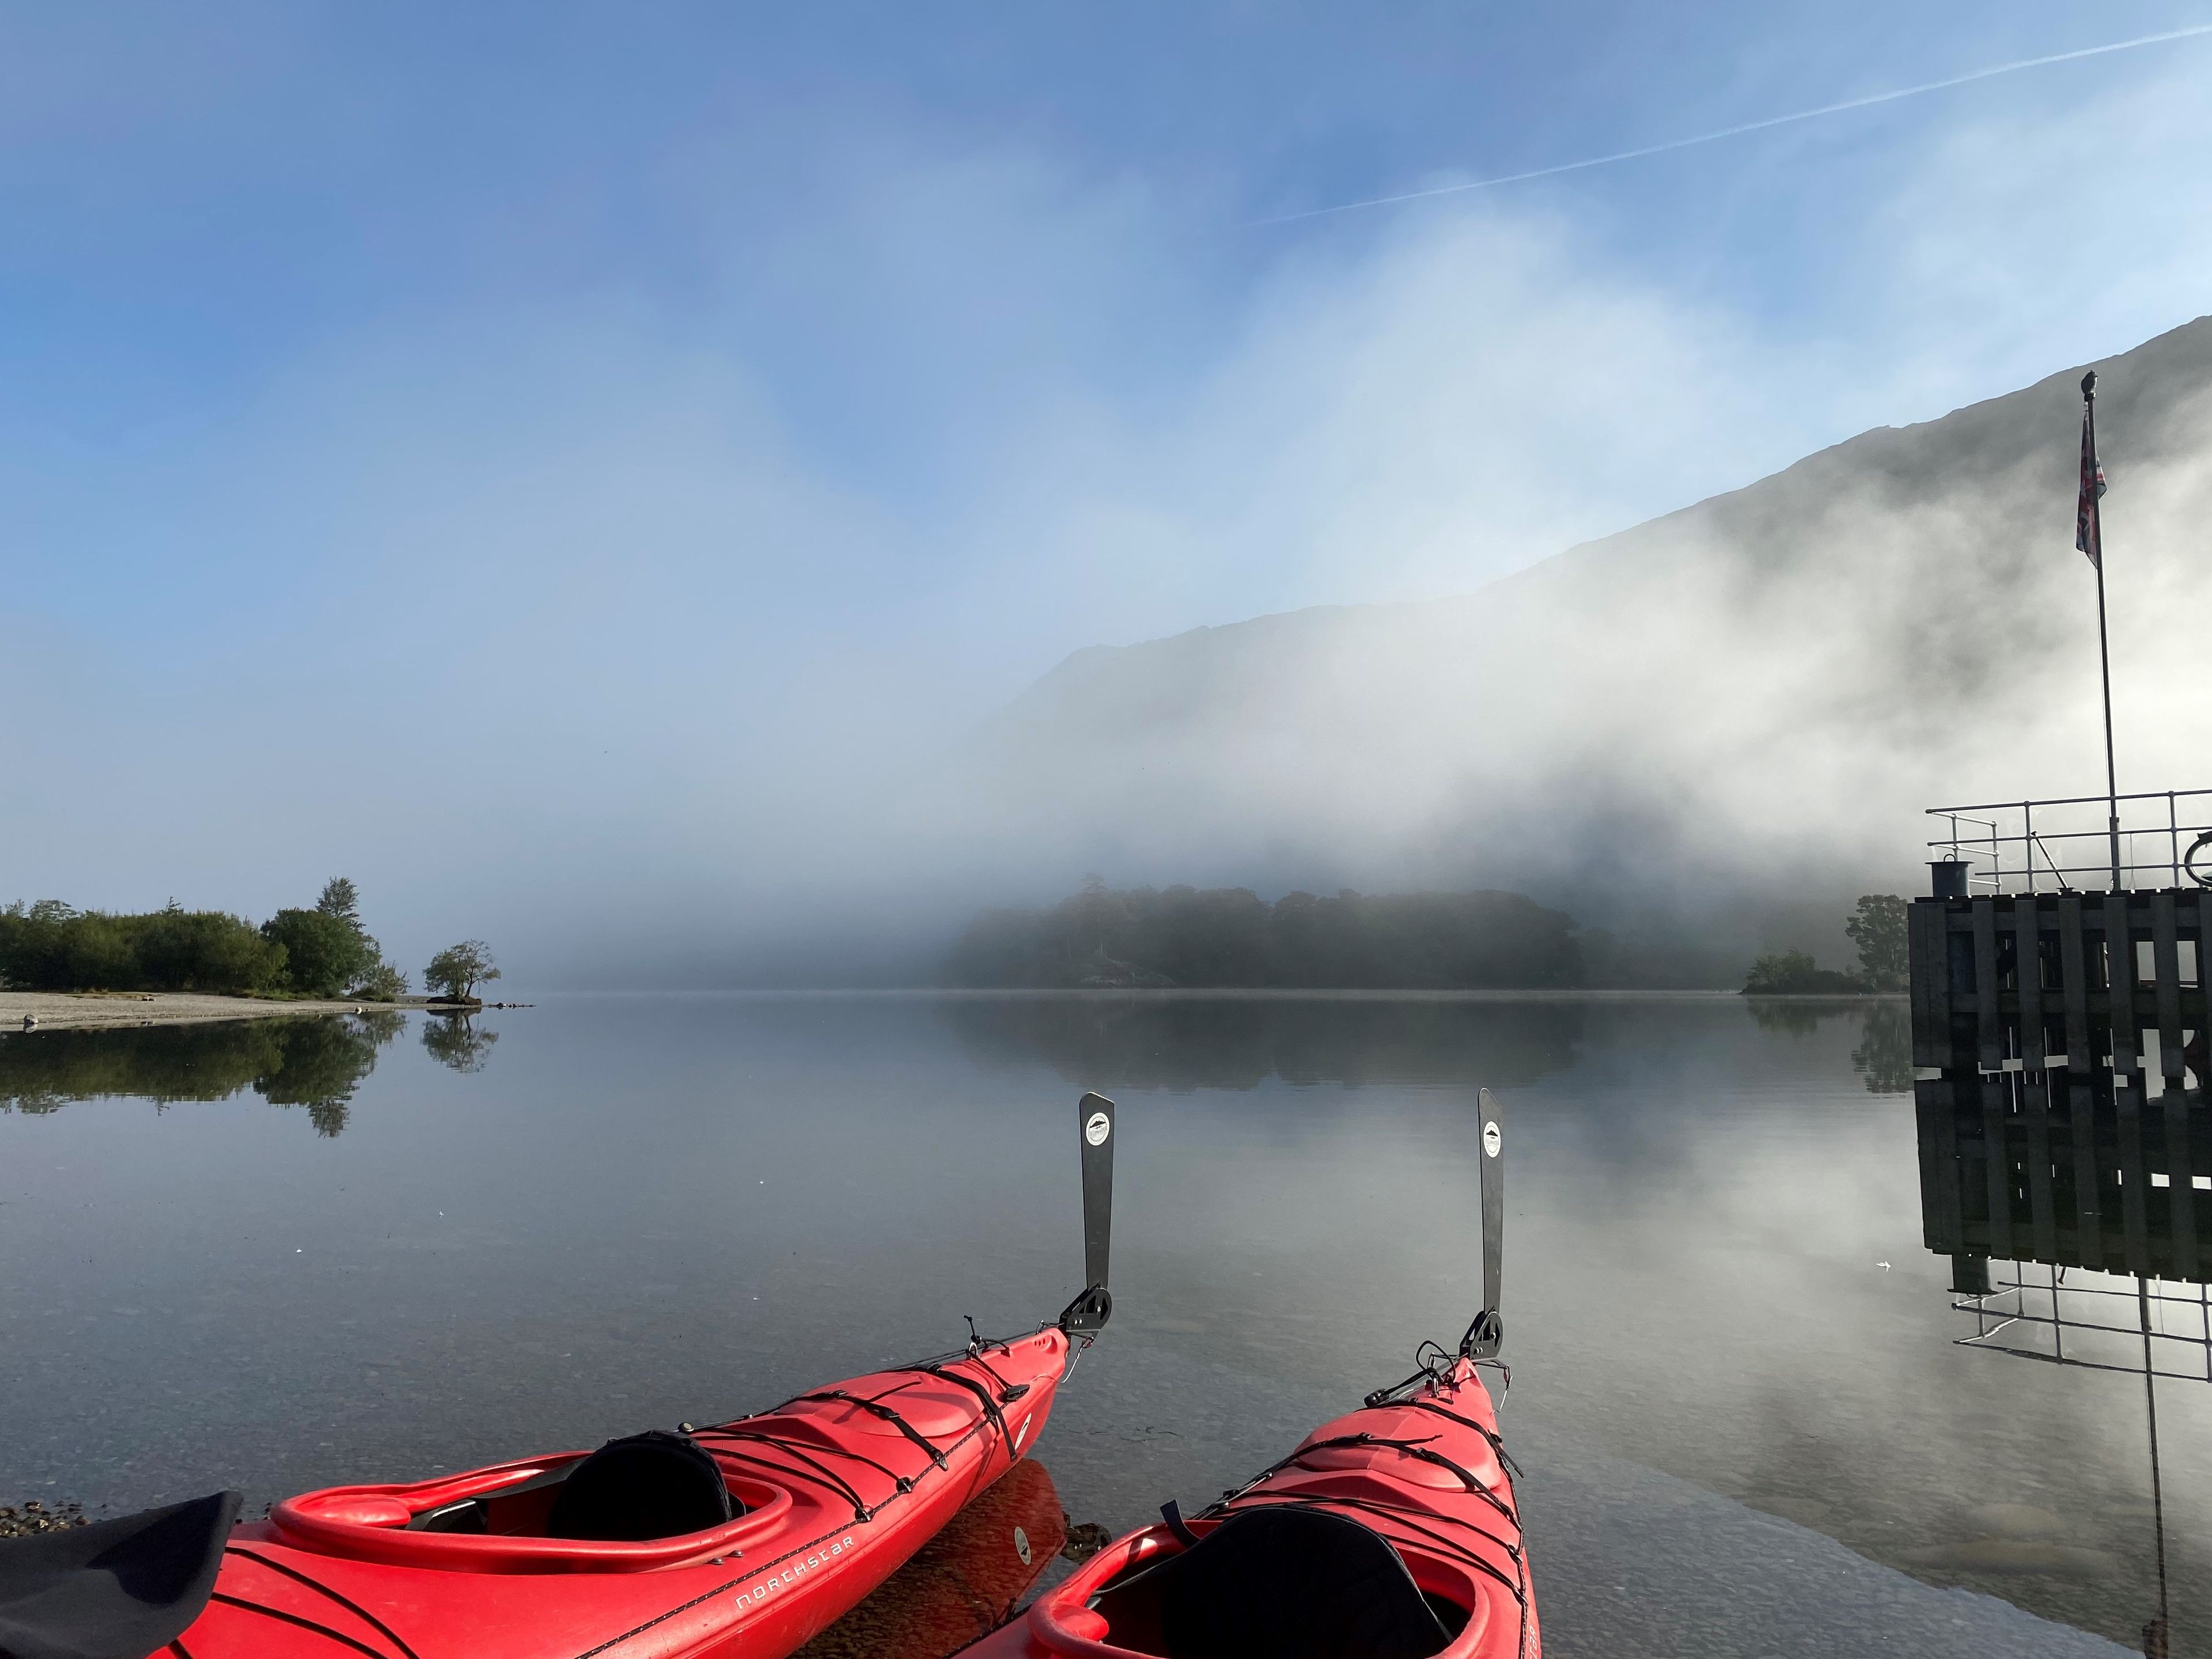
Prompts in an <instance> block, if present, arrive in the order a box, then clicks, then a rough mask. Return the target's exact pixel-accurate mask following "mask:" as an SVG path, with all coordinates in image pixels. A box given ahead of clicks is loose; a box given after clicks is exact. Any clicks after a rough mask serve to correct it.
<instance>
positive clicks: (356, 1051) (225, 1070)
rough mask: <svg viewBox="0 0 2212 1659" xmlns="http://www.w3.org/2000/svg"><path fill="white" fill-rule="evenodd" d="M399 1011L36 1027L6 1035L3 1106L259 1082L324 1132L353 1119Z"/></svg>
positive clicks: (200, 1091)
mask: <svg viewBox="0 0 2212 1659" xmlns="http://www.w3.org/2000/svg"><path fill="white" fill-rule="evenodd" d="M404 1024H406V1016H405V1015H404V1014H402V1013H399V1012H397V1011H394V1010H388V1009H385V1010H376V1011H373V1012H365V1013H361V1014H356V1015H348V1016H341V1017H337V1018H331V1017H327V1016H317V1017H315V1018H299V1019H290V1018H281V1017H280V1018H270V1019H240V1020H223V1021H218V1022H211V1023H209V1024H200V1025H151V1026H139V1027H125V1028H124V1029H121V1030H112V1029H111V1030H64V1031H38V1032H23V1033H21V1034H14V1033H11V1034H9V1035H7V1036H4V1037H0V1111H17V1112H26V1113H45V1112H52V1111H57V1110H58V1109H60V1108H62V1107H63V1106H65V1105H68V1104H70V1103H72V1102H75V1101H82V1100H96V1099H102V1098H106V1097H114V1096H128V1097H134V1098H137V1099H141V1100H149V1101H152V1102H154V1103H155V1104H156V1105H157V1106H167V1105H170V1104H173V1103H177V1102H179V1101H211V1100H228V1099H229V1098H230V1097H232V1096H234V1095H236V1094H240V1093H241V1092H243V1091H246V1090H247V1089H252V1091H254V1092H255V1093H256V1094H258V1095H259V1096H260V1097H262V1098H263V1099H264V1100H265V1101H267V1102H268V1103H270V1105H272V1106H304V1107H306V1108H307V1118H308V1121H310V1122H311V1123H313V1125H314V1127H315V1132H316V1133H318V1134H321V1135H337V1134H338V1133H342V1132H343V1130H344V1128H345V1126H346V1118H347V1115H348V1113H349V1110H350V1109H351V1103H352V1101H353V1097H354V1093H355V1091H356V1090H357V1089H358V1088H359V1087H360V1086H361V1083H362V1079H364V1078H366V1077H367V1076H368V1074H369V1073H370V1072H372V1071H374V1069H375V1067H376V1055H377V1051H378V1050H379V1049H380V1048H383V1047H384V1046H385V1045H386V1044H387V1043H389V1042H391V1041H392V1038H393V1037H394V1036H398V1033H399V1030H400V1028H401V1027H402V1026H403V1025H404Z"/></svg>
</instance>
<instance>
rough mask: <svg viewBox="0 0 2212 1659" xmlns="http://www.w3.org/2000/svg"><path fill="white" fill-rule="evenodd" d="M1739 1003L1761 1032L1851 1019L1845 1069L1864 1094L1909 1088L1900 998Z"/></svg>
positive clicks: (1907, 1038)
mask: <svg viewBox="0 0 2212 1659" xmlns="http://www.w3.org/2000/svg"><path fill="white" fill-rule="evenodd" d="M1743 1006H1744V1008H1745V1010H1746V1011H1747V1012H1748V1013H1749V1014H1750V1015H1751V1019H1752V1024H1754V1025H1756V1026H1758V1027H1759V1030H1762V1031H1771V1032H1774V1033H1776V1034H1778V1035H1783V1036H1812V1035H1813V1034H1814V1033H1815V1032H1816V1031H1818V1030H1820V1026H1821V1024H1823V1023H1824V1022H1826V1021H1828V1020H1853V1019H1855V1020H1857V1022H1858V1023H1859V1041H1858V1046H1857V1047H1856V1048H1853V1049H1852V1050H1851V1069H1852V1070H1853V1071H1855V1072H1857V1073H1858V1074H1859V1076H1860V1077H1861V1078H1862V1079H1864V1081H1865V1083H1866V1091H1867V1092H1868V1093H1869V1094H1870V1095H1909V1094H1911V1092H1912V1016H1911V1007H1910V1006H1909V1005H1908V1004H1906V1003H1905V1002H1904V1001H1903V1000H1896V999H1891V998H1881V999H1878V1000H1877V999H1873V998H1868V997H1747V998H1745V999H1744V1005H1743Z"/></svg>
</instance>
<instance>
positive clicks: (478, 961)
mask: <svg viewBox="0 0 2212 1659" xmlns="http://www.w3.org/2000/svg"><path fill="white" fill-rule="evenodd" d="M498 977H499V969H497V968H496V967H495V966H494V965H493V963H492V959H491V946H490V945H486V944H485V943H484V942H483V940H482V939H463V940H462V941H461V942H460V943H459V945H447V947H446V948H445V949H444V950H442V951H439V952H438V954H437V955H436V956H435V957H431V958H430V965H429V966H428V968H425V969H423V970H422V983H423V986H424V987H426V988H427V989H428V990H431V991H442V992H444V993H445V994H446V997H447V1000H450V1001H453V1002H468V1001H471V1000H473V999H474V998H475V996H476V994H477V986H479V985H481V984H483V983H485V982H486V981H490V980H495V979H497V978H498Z"/></svg>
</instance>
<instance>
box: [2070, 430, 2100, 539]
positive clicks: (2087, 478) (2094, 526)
mask: <svg viewBox="0 0 2212 1659" xmlns="http://www.w3.org/2000/svg"><path fill="white" fill-rule="evenodd" d="M2104 493H2105V469H2104V467H2103V465H2101V464H2100V463H2099V461H2098V459H2097V432H2096V428H2094V427H2093V426H2092V425H2091V424H2090V417H2089V411H2088V410H2086V409H2085V410H2082V411H2081V500H2080V501H2078V502H2077V503H2075V508H2074V545H2075V548H2076V549H2078V550H2080V551H2081V552H2083V553H2087V555H2088V556H2089V562H2090V563H2091V564H2093V565H2095V566H2096V567H2097V568H2098V569H2100V570H2102V569H2103V568H2105V549H2104V543H2103V538H2102V537H2100V535H2099V534H2098V528H2099V526H2098V514H2097V502H2098V501H2099V500H2100V498H2101V497H2102V496H2103V495H2104Z"/></svg>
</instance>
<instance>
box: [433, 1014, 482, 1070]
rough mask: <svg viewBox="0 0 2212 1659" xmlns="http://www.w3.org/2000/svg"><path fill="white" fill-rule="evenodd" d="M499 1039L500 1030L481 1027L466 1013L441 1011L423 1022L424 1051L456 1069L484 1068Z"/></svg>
mask: <svg viewBox="0 0 2212 1659" xmlns="http://www.w3.org/2000/svg"><path fill="white" fill-rule="evenodd" d="M498 1041H499V1033H498V1032H496V1031H493V1030H478V1029H477V1027H476V1026H475V1025H474V1024H471V1022H470V1019H469V1017H468V1016H467V1015H466V1014H437V1015H433V1016H432V1017H430V1018H427V1019H425V1020H424V1021H423V1022H422V1048H423V1052H424V1053H426V1054H428V1055H429V1056H430V1058H431V1059H433V1060H436V1061H437V1062H438V1063H439V1064H440V1065H441V1066H451V1067H452V1068H453V1070H454V1071H456V1072H481V1071H482V1070H483V1068H484V1067H485V1066H487V1065H489V1064H490V1062H491V1046H492V1044H493V1043H495V1042H498Z"/></svg>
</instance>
